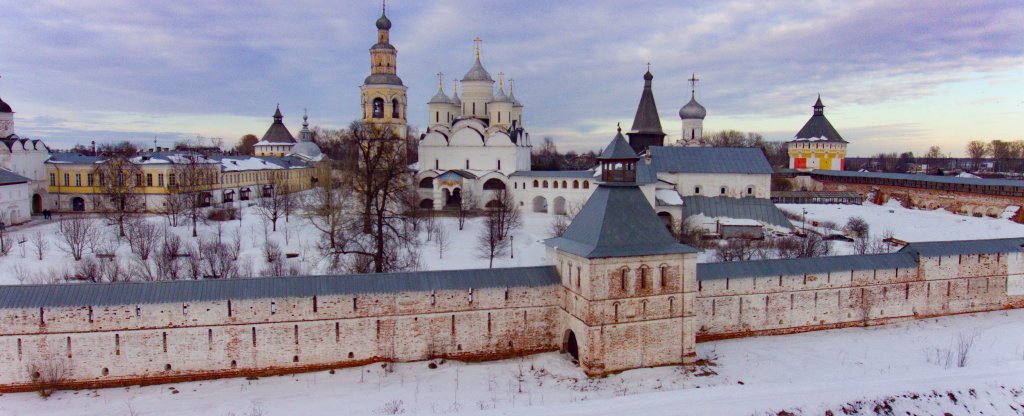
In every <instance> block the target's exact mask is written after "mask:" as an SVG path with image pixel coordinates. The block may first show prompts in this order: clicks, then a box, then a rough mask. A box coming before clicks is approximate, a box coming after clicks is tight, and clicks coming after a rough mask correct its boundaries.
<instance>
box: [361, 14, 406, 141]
mask: <svg viewBox="0 0 1024 416" xmlns="http://www.w3.org/2000/svg"><path fill="white" fill-rule="evenodd" d="M390 35H391V19H388V16H387V8H386V7H384V6H382V7H381V15H380V18H378V19H377V43H375V44H374V45H373V46H372V47H371V48H370V75H369V76H367V77H366V80H364V81H363V85H362V86H360V87H359V92H360V100H361V101H360V104H361V107H362V109H363V123H365V124H369V125H376V126H381V127H384V126H387V127H390V128H391V129H392V132H393V134H394V135H395V137H397V138H405V137H406V135H407V134H408V127H407V119H406V106H407V104H408V100H407V99H406V90H407V88H406V86H405V85H404V84H403V83H402V79H401V78H399V77H398V69H397V66H398V50H397V49H395V47H394V46H392V45H391V41H390Z"/></svg>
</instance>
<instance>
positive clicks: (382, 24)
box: [377, 12, 391, 30]
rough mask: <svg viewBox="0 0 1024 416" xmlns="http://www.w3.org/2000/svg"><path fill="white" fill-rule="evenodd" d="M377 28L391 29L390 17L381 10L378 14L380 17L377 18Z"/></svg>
mask: <svg viewBox="0 0 1024 416" xmlns="http://www.w3.org/2000/svg"><path fill="white" fill-rule="evenodd" d="M377 29H378V30H391V19H388V16H387V15H386V14H384V13H383V12H381V14H380V19H377Z"/></svg>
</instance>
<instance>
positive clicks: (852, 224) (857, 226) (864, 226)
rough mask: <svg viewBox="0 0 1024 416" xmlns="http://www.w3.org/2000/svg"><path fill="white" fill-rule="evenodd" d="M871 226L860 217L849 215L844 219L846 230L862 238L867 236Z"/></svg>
mask: <svg viewBox="0 0 1024 416" xmlns="http://www.w3.org/2000/svg"><path fill="white" fill-rule="evenodd" d="M870 229H871V226H870V225H868V222H867V221H864V218H861V217H850V218H849V219H848V220H846V231H849V232H850V233H851V234H853V235H854V236H855V237H857V238H863V237H867V236H868V231H869V230H870Z"/></svg>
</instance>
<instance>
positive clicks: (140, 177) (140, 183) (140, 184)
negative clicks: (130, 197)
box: [135, 173, 142, 186]
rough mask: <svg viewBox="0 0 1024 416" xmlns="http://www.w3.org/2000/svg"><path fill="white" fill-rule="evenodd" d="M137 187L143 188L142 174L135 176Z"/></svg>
mask: <svg viewBox="0 0 1024 416" xmlns="http://www.w3.org/2000/svg"><path fill="white" fill-rule="evenodd" d="M135 186H142V174H141V173H136V174H135Z"/></svg>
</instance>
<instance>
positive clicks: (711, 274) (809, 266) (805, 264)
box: [697, 253, 917, 280]
mask: <svg viewBox="0 0 1024 416" xmlns="http://www.w3.org/2000/svg"><path fill="white" fill-rule="evenodd" d="M897 267H899V268H913V267H917V257H916V256H914V255H913V254H910V253H891V254H861V255H853V256H831V257H809V258H799V259H777V260H751V261H730V262H723V263H699V264H697V280H713V279H728V278H736V277H758V276H760V277H764V276H800V275H804V274H816V273H828V272H849V271H850V270H874V269H893V268H897Z"/></svg>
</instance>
